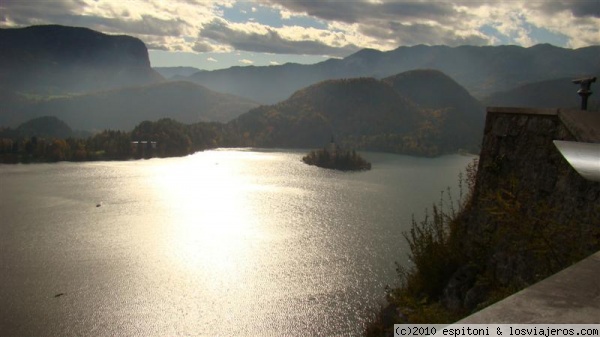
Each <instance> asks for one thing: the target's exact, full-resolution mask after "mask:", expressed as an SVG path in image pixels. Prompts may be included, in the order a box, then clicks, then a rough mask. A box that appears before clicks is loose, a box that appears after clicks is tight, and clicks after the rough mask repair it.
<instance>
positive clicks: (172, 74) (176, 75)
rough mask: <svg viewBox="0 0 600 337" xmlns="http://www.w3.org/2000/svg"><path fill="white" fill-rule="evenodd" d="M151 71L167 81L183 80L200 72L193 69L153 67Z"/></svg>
mask: <svg viewBox="0 0 600 337" xmlns="http://www.w3.org/2000/svg"><path fill="white" fill-rule="evenodd" d="M152 69H154V70H155V71H156V72H158V73H159V74H161V75H162V77H164V78H166V79H168V80H171V79H175V80H177V79H180V78H185V77H188V76H190V75H193V74H195V73H197V72H199V71H201V70H200V69H198V68H194V67H153V68H152Z"/></svg>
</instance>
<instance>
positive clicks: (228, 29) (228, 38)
mask: <svg viewBox="0 0 600 337" xmlns="http://www.w3.org/2000/svg"><path fill="white" fill-rule="evenodd" d="M297 28H298V30H300V31H303V32H306V33H307V34H305V36H298V34H295V35H296V38H297V39H293V38H290V37H291V36H288V37H283V36H282V34H281V33H280V31H281V32H284V31H286V30H287V31H288V32H289V31H290V30H289V29H288V28H282V29H279V30H277V29H275V28H272V27H268V26H264V25H260V24H257V23H248V24H236V25H233V24H229V23H227V22H226V21H224V20H221V19H216V20H213V21H212V22H211V23H210V24H208V25H205V26H204V28H203V29H202V30H201V32H200V35H199V36H200V37H201V38H207V39H210V40H213V41H216V42H218V43H221V44H225V45H229V46H231V47H232V48H233V49H236V50H243V51H251V52H261V53H274V54H302V55H331V56H346V55H348V54H350V53H352V52H355V51H357V50H359V49H360V48H359V47H358V46H356V45H353V44H341V43H340V44H338V45H334V44H333V43H332V44H327V43H325V42H323V41H322V39H312V38H314V37H315V36H314V35H315V34H314V33H315V32H314V31H310V30H306V29H302V28H301V27H297ZM309 32H310V33H309ZM300 35H301V34H300ZM311 35H313V36H312V38H311Z"/></svg>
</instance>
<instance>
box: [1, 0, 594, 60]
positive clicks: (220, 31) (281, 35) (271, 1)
mask: <svg viewBox="0 0 600 337" xmlns="http://www.w3.org/2000/svg"><path fill="white" fill-rule="evenodd" d="M237 4H238V2H236V0H186V1H184V0H173V1H168V2H166V1H163V0H147V1H113V0H52V1H35V2H34V1H21V0H18V1H17V0H0V27H18V26H28V25H35V24H62V25H69V26H82V27H88V28H91V29H95V30H99V31H102V32H105V33H110V34H128V35H133V36H136V37H138V38H140V39H141V40H142V41H144V42H145V43H146V45H147V46H148V47H149V48H151V49H156V50H167V51H187V52H196V53H204V52H231V51H234V50H240V51H249V52H262V53H276V54H301V55H328V56H333V57H343V56H347V55H349V54H351V53H353V52H355V51H357V50H359V49H361V48H375V49H380V50H390V49H394V48H397V47H398V46H404V45H415V44H429V45H436V44H445V45H450V46H457V45H462V44H473V45H489V44H497V43H500V42H501V43H512V44H520V45H524V46H529V45H532V44H535V43H539V42H545V41H544V37H541V36H540V35H539V32H540V31H543V32H544V33H545V34H546V35H552V36H554V37H555V39H554V40H553V41H560V42H561V43H563V45H564V46H567V47H583V46H588V45H596V44H600V5H598V0H580V1H571V0H539V1H525V0H523V1H500V2H499V1H493V0H478V1H470V0H460V1H450V0H432V1H416V0H378V1H373V0H353V1H339V0H323V1H307V0H247V2H246V3H244V6H243V8H245V9H246V10H247V12H248V14H249V13H250V12H251V13H252V17H253V18H255V20H254V21H250V20H248V19H247V18H246V19H240V18H239V17H238V18H237V19H236V18H228V17H226V16H227V15H226V12H227V11H226V10H225V9H232V8H236V7H235V6H236V5H237ZM267 11H268V12H267ZM267 14H268V15H267ZM246 17H247V16H246ZM274 19H277V20H278V21H277V22H275V20H274ZM244 20H246V21H244ZM536 34H538V35H536ZM556 37H559V38H556Z"/></svg>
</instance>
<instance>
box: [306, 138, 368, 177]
mask: <svg viewBox="0 0 600 337" xmlns="http://www.w3.org/2000/svg"><path fill="white" fill-rule="evenodd" d="M302 161H303V162H305V163H306V164H308V165H315V166H318V167H322V168H327V169H334V170H340V171H365V170H370V169H371V163H369V162H368V161H366V160H365V159H363V158H362V157H361V156H360V155H358V154H357V153H356V151H354V150H342V149H340V147H339V146H337V145H336V144H335V142H333V140H332V141H331V143H330V144H329V146H328V147H325V148H323V149H320V150H313V151H310V152H309V153H308V154H307V155H306V156H304V157H303V158H302Z"/></svg>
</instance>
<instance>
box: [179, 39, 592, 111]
mask: <svg viewBox="0 0 600 337" xmlns="http://www.w3.org/2000/svg"><path fill="white" fill-rule="evenodd" d="M598 55H600V46H592V47H586V48H580V49H565V48H559V47H555V46H551V45H547V44H543V45H536V46H533V47H530V48H523V47H517V46H495V47H475V46H462V47H446V46H424V45H419V46H414V47H400V48H398V49H395V50H392V51H388V52H381V51H377V50H372V49H364V50H361V51H359V52H357V53H355V54H352V55H350V56H348V57H346V58H343V59H330V60H327V61H324V62H321V63H317V64H313V65H299V64H284V65H278V66H264V67H253V66H250V67H232V68H228V69H221V70H214V71H202V72H198V73H195V74H193V75H191V76H190V77H189V80H191V81H194V82H197V83H200V84H202V85H205V86H206V87H208V88H210V89H213V90H216V91H220V92H227V93H231V94H234V95H238V96H243V97H247V98H250V99H252V100H255V101H257V102H261V103H266V104H273V103H277V102H279V101H281V100H284V99H286V98H288V97H289V96H290V95H291V94H292V93H294V92H295V91H296V90H299V89H301V88H303V87H306V86H308V85H311V84H315V83H318V82H320V81H323V80H328V79H340V78H355V77H374V78H378V79H381V78H384V77H387V76H392V75H394V74H398V73H401V72H405V71H410V70H415V69H435V70H439V71H442V72H444V73H445V74H447V75H448V76H450V77H452V78H453V79H454V80H456V81H457V82H458V83H460V84H461V85H462V86H464V87H465V88H466V89H467V90H468V91H469V92H470V93H471V94H472V95H474V96H475V97H477V98H480V99H481V98H484V97H486V96H489V95H491V94H492V93H494V92H498V91H506V90H510V89H514V88H516V87H518V86H521V85H524V84H528V83H533V82H539V81H544V80H552V79H557V78H575V77H581V76H590V75H593V74H598V73H599V72H600V57H598Z"/></svg>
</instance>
